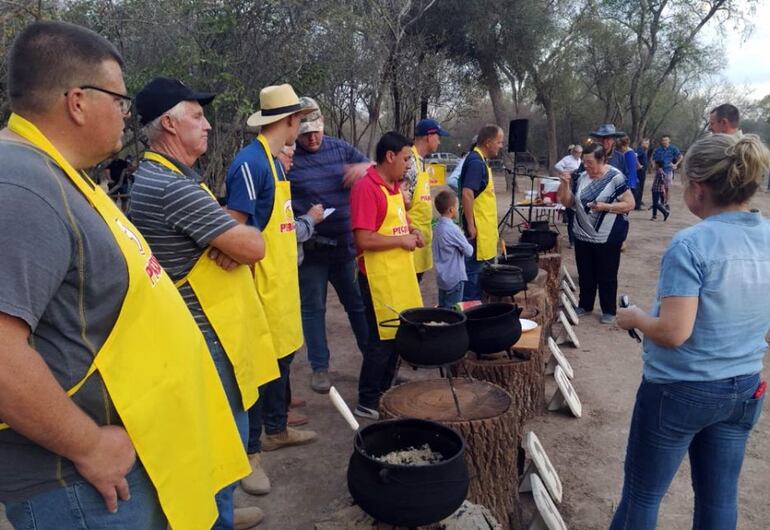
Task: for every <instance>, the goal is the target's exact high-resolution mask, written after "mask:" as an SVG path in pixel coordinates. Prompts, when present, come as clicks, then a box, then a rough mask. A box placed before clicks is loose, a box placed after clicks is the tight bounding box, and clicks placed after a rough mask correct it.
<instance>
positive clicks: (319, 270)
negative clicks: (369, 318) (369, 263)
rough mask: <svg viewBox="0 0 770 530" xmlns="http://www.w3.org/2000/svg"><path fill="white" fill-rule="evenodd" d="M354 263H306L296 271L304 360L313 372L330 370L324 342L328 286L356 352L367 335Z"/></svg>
mask: <svg viewBox="0 0 770 530" xmlns="http://www.w3.org/2000/svg"><path fill="white" fill-rule="evenodd" d="M355 268H356V263H355V260H352V259H351V260H349V261H345V262H342V263H331V264H330V263H323V262H313V261H305V263H303V264H302V266H301V267H300V268H299V294H300V299H301V302H302V329H303V330H304V335H305V344H306V345H307V358H308V361H310V367H311V368H312V369H313V371H314V372H317V371H319V370H328V369H329V356H330V354H329V346H328V343H327V341H326V294H327V287H328V284H329V283H331V284H332V286H333V287H334V290H335V291H336V292H337V296H338V297H339V299H340V302H341V303H342V306H343V307H344V308H345V312H346V313H347V314H348V320H349V321H350V327H351V328H353V334H354V335H355V337H356V343H357V344H358V349H359V350H361V351H363V350H364V347H365V345H366V341H367V337H368V332H367V327H366V317H365V316H364V303H363V302H362V301H361V293H360V291H359V290H358V285H357V284H356V279H355Z"/></svg>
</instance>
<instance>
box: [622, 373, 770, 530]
mask: <svg viewBox="0 0 770 530" xmlns="http://www.w3.org/2000/svg"><path fill="white" fill-rule="evenodd" d="M758 384H759V374H752V375H745V376H740V377H732V378H729V379H722V380H719V381H709V382H678V383H668V384H657V383H651V382H649V381H642V384H641V386H640V387H639V391H638V393H637V395H636V405H635V406H634V413H633V417H632V419H631V431H630V432H629V435H628V448H627V450H626V463H625V478H624V481H623V497H622V499H621V501H620V505H619V506H618V509H617V511H616V512H615V516H614V518H613V520H612V524H611V526H610V529H611V530H621V529H628V530H647V529H650V530H652V529H654V528H655V525H656V522H657V518H658V509H659V507H660V501H661V499H662V498H663V496H664V495H665V493H666V490H668V486H669V484H671V480H672V479H673V478H674V475H675V474H676V471H677V469H678V468H679V465H680V463H681V462H682V459H683V458H684V455H685V454H686V453H688V452H689V455H690V467H691V469H692V471H691V478H692V487H693V491H694V492H695V512H694V516H693V530H730V529H734V528H735V525H736V521H737V518H738V510H737V496H738V476H739V475H740V472H741V465H742V464H743V454H744V451H745V449H746V440H747V439H748V436H749V432H750V431H751V429H752V427H753V426H754V425H755V424H756V423H757V420H759V414H760V411H761V409H762V401H763V399H764V398H759V399H753V398H752V395H753V394H754V392H755V391H756V389H757V386H758Z"/></svg>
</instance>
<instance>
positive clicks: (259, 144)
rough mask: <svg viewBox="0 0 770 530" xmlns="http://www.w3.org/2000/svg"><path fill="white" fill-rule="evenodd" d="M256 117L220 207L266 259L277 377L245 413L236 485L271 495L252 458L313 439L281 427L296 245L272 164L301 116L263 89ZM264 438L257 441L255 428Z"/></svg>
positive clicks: (297, 321) (289, 92)
mask: <svg viewBox="0 0 770 530" xmlns="http://www.w3.org/2000/svg"><path fill="white" fill-rule="evenodd" d="M259 103H260V109H261V110H260V111H259V112H256V113H254V114H252V115H251V116H250V117H249V119H248V121H247V122H246V123H247V125H248V126H249V127H261V128H262V129H261V132H260V134H259V135H258V136H257V138H256V139H255V140H254V141H252V142H251V143H250V144H249V145H247V146H246V147H244V148H243V149H241V150H240V151H239V152H238V154H237V155H236V156H235V159H234V160H233V162H232V164H230V169H229V170H228V172H227V207H228V209H229V210H230V213H231V215H232V216H233V217H234V218H235V219H236V220H237V221H239V222H241V223H246V224H248V225H251V226H255V227H257V228H258V229H259V230H261V231H262V235H263V237H264V239H265V257H264V259H262V260H261V261H259V262H258V263H256V264H255V266H254V277H255V281H256V285H257V292H258V293H259V297H260V299H261V301H262V305H263V306H264V309H265V315H266V317H267V322H268V324H269V326H270V332H271V335H272V337H273V344H274V346H275V354H276V356H277V357H278V367H279V370H280V377H279V378H278V379H276V380H273V381H271V382H269V383H267V384H265V385H263V386H262V387H260V390H259V394H260V395H259V399H258V400H257V403H256V404H255V405H254V406H253V407H252V408H251V409H250V410H249V443H248V447H247V452H248V453H249V462H250V463H251V467H252V473H251V474H250V475H249V476H248V477H246V478H245V479H243V480H242V481H241V486H242V487H243V489H244V490H245V491H247V492H249V493H252V494H254V495H264V494H266V493H268V492H269V491H270V481H269V480H268V478H267V476H266V475H265V473H264V471H263V470H262V467H261V463H260V457H259V453H260V452H261V451H262V450H265V451H272V450H275V449H280V448H282V447H288V446H293V445H300V444H305V443H309V442H311V441H313V440H315V439H316V436H317V435H316V433H314V432H312V431H302V430H298V429H293V428H291V427H288V426H287V414H288V407H287V400H286V391H287V385H288V380H289V368H290V365H291V361H292V359H293V357H294V352H295V351H297V350H298V349H299V347H300V346H302V341H303V337H302V319H301V316H300V298H299V281H298V278H297V237H296V233H295V224H294V213H293V211H292V206H291V189H290V187H289V181H288V180H287V179H286V174H285V173H284V170H283V166H282V165H281V164H280V163H279V162H278V161H277V160H276V157H277V156H278V154H279V153H280V152H281V149H282V148H283V147H284V146H286V145H292V144H293V143H294V142H295V140H296V139H297V135H298V133H299V124H300V119H301V118H302V115H303V114H305V113H307V112H309V111H311V110H312V109H303V108H302V106H301V105H300V102H299V98H298V97H297V94H296V93H295V92H294V89H293V88H292V87H291V85H288V84H284V85H279V86H269V87H266V88H263V89H262V91H261V92H260V94H259ZM263 425H264V430H265V436H264V439H263V440H260V436H261V434H262V426H263Z"/></svg>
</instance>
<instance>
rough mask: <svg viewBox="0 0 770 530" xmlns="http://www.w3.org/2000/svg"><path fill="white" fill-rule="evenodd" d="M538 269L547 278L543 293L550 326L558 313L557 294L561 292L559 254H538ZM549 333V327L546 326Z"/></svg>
mask: <svg viewBox="0 0 770 530" xmlns="http://www.w3.org/2000/svg"><path fill="white" fill-rule="evenodd" d="M539 264H540V268H541V269H543V270H545V271H546V273H547V278H546V281H545V292H546V296H547V298H548V304H547V307H546V313H547V317H548V321H549V322H550V323H551V324H552V323H553V322H555V321H556V315H558V313H559V292H560V290H561V287H560V286H561V281H560V279H561V254H559V253H557V252H551V253H548V254H540V258H539ZM547 327H548V329H547V331H548V332H549V333H550V326H547Z"/></svg>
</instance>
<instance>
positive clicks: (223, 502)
mask: <svg viewBox="0 0 770 530" xmlns="http://www.w3.org/2000/svg"><path fill="white" fill-rule="evenodd" d="M203 336H204V337H205V338H206V344H207V345H208V347H209V352H210V353H211V358H212V359H213V361H214V366H216V368H217V373H218V374H219V379H220V381H222V388H224V390H225V395H226V396H227V402H228V403H229V404H230V410H231V411H232V412H233V419H234V420H235V426H236V427H237V428H238V434H239V435H240V436H241V442H242V443H243V446H244V449H245V447H246V437H247V435H248V432H249V416H248V414H247V413H246V411H245V410H243V401H242V400H241V392H240V390H239V389H238V382H237V381H236V379H235V372H234V371H233V365H232V364H231V363H230V359H229V358H228V357H227V353H225V350H224V348H222V345H221V344H220V342H219V339H218V338H217V335H216V333H214V332H213V331H211V330H207V331H204V332H203ZM237 485H238V483H237V482H234V483H233V484H230V485H229V486H226V487H224V488H222V490H220V492H219V493H217V495H216V497H215V498H214V499H215V500H216V502H217V508H218V510H219V518H218V519H217V520H216V522H215V523H214V526H213V527H212V530H226V529H232V528H233V510H234V509H235V507H234V505H233V494H234V493H235V487H236V486H237Z"/></svg>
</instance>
